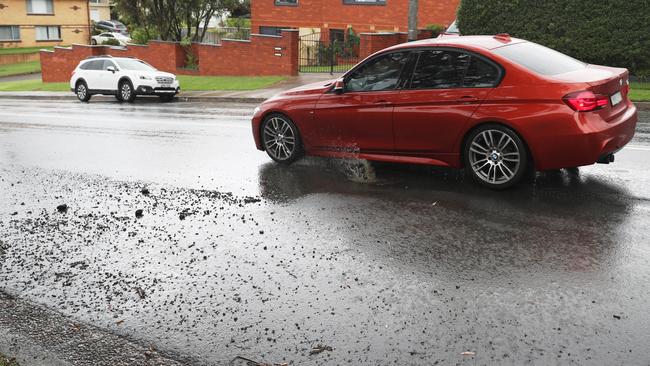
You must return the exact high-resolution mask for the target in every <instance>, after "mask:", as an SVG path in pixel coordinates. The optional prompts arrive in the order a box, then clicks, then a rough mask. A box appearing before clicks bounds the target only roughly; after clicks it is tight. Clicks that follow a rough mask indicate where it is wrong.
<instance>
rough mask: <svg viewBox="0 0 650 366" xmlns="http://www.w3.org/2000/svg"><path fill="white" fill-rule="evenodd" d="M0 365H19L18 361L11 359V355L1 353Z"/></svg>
mask: <svg viewBox="0 0 650 366" xmlns="http://www.w3.org/2000/svg"><path fill="white" fill-rule="evenodd" d="M0 366H18V362H16V361H14V360H10V359H9V357H5V356H4V355H3V354H1V353H0Z"/></svg>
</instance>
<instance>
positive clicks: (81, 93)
mask: <svg viewBox="0 0 650 366" xmlns="http://www.w3.org/2000/svg"><path fill="white" fill-rule="evenodd" d="M74 91H75V94H77V99H79V100H80V101H82V102H88V101H89V100H90V98H91V97H92V95H91V94H90V90H88V84H86V82H85V81H79V82H77V85H76V86H75V88H74Z"/></svg>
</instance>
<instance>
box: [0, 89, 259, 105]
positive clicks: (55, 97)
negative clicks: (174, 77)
mask: <svg viewBox="0 0 650 366" xmlns="http://www.w3.org/2000/svg"><path fill="white" fill-rule="evenodd" d="M94 98H106V99H108V98H110V99H113V98H112V97H108V96H95V97H94ZM0 99H29V100H77V97H75V96H74V95H72V94H71V95H58V94H53V95H41V94H36V95H27V94H11V93H5V92H0ZM266 99H267V98H253V97H218V96H215V97H210V96H196V97H195V96H182V95H181V96H178V97H176V99H175V101H176V102H184V103H251V104H259V103H262V102H263V101H265V100H266Z"/></svg>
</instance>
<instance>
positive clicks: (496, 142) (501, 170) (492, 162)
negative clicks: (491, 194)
mask: <svg viewBox="0 0 650 366" xmlns="http://www.w3.org/2000/svg"><path fill="white" fill-rule="evenodd" d="M463 163H464V165H465V169H466V171H467V173H468V174H469V175H470V176H471V177H472V179H473V180H474V181H476V182H478V183H479V184H481V185H483V186H485V187H488V188H491V189H497V190H499V189H506V188H510V187H512V186H513V185H515V184H517V183H519V181H520V180H521V179H522V178H523V177H524V176H525V174H526V172H527V171H528V165H529V160H528V150H527V148H526V145H525V144H524V141H523V140H522V139H521V137H519V135H518V134H517V133H516V132H515V131H513V130H512V129H510V128H508V127H506V126H504V125H500V124H492V123H490V124H485V125H481V126H480V127H478V128H477V129H475V130H473V131H472V132H471V133H470V134H469V136H468V137H467V139H466V143H465V145H464V147H463Z"/></svg>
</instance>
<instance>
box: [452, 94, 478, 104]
mask: <svg viewBox="0 0 650 366" xmlns="http://www.w3.org/2000/svg"><path fill="white" fill-rule="evenodd" d="M456 101H457V102H459V103H465V104H471V103H474V102H478V98H476V97H472V96H470V95H465V96H462V97H460V98H459V99H457V100H456Z"/></svg>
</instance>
